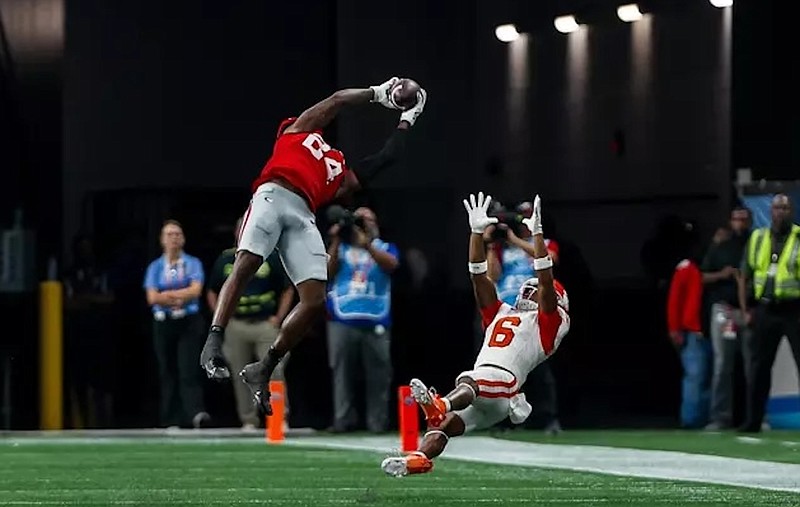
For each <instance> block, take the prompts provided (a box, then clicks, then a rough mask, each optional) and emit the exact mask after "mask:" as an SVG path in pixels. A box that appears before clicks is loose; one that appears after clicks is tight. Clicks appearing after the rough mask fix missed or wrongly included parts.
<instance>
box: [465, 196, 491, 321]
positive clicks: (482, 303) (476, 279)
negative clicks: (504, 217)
mask: <svg viewBox="0 0 800 507" xmlns="http://www.w3.org/2000/svg"><path fill="white" fill-rule="evenodd" d="M491 202H492V196H490V195H487V196H486V197H484V195H483V192H478V197H477V198H476V197H475V194H470V195H469V200H467V199H464V209H466V210H467V217H468V218H469V228H470V230H471V232H470V235H469V263H468V264H467V266H468V268H469V272H470V278H471V279H472V289H473V291H474V292H475V301H476V302H477V303H478V308H481V309H483V308H489V307H491V306H493V305H496V304H497V302H498V299H497V289H495V286H494V282H492V280H491V279H489V276H488V274H487V273H488V270H489V266H488V263H487V261H486V246H485V244H484V242H483V233H484V231H486V228H487V227H488V226H489V225H491V224H494V223H497V218H495V217H489V216H487V214H486V211H487V210H488V209H489V204H490V203H491Z"/></svg>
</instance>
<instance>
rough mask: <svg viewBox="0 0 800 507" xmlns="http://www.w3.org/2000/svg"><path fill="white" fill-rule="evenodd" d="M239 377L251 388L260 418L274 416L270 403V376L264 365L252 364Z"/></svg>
mask: <svg viewBox="0 0 800 507" xmlns="http://www.w3.org/2000/svg"><path fill="white" fill-rule="evenodd" d="M239 377H241V379H242V382H244V383H245V385H246V386H247V387H249V388H250V392H251V393H252V395H253V404H254V405H255V407H256V411H257V412H258V416H259V417H266V416H269V415H272V405H271V404H270V402H269V397H270V393H269V376H268V375H267V372H266V369H265V368H264V365H262V364H261V363H250V364H248V365H247V366H245V367H244V368H243V369H242V371H240V372H239Z"/></svg>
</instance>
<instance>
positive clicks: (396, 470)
mask: <svg viewBox="0 0 800 507" xmlns="http://www.w3.org/2000/svg"><path fill="white" fill-rule="evenodd" d="M381 470H383V473H385V474H386V475H390V476H392V477H405V476H406V475H414V474H426V473H428V472H430V471H431V470H433V461H431V460H429V459H428V457H427V456H425V455H424V454H422V453H421V452H419V451H417V452H412V453H411V454H409V455H407V456H393V457H391V458H386V459H385V460H383V463H381Z"/></svg>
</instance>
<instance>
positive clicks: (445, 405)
mask: <svg viewBox="0 0 800 507" xmlns="http://www.w3.org/2000/svg"><path fill="white" fill-rule="evenodd" d="M491 200H492V198H491V196H486V197H484V195H483V192H479V193H478V196H477V198H476V197H475V195H474V194H470V196H469V201H467V200H466V199H465V200H464V207H465V208H466V210H467V215H468V217H469V226H470V230H471V234H470V239H469V264H468V267H469V272H470V275H471V278H472V287H473V289H474V292H475V300H476V302H477V304H478V307H479V308H480V311H481V316H482V320H483V327H484V329H485V335H484V340H483V346H482V347H481V350H480V352H479V353H478V357H477V359H476V360H475V364H474V366H473V369H472V370H469V371H465V372H463V373H461V374H460V375H459V376H458V378H457V379H456V388H455V389H453V390H452V391H450V393H448V394H447V395H446V396H440V395H438V394H436V392H435V391H434V390H433V389H428V388H427V387H425V384H423V383H422V382H421V381H420V380H419V379H412V380H411V383H410V384H411V392H412V395H413V396H414V399H415V400H416V401H417V403H418V404H419V406H420V407H421V408H422V410H423V412H424V413H425V418H426V420H427V423H428V431H427V433H425V436H424V437H423V439H422V443H421V445H420V446H419V449H418V450H417V451H414V452H412V453H410V454H408V455H406V456H397V457H389V458H386V459H385V460H383V463H382V464H381V468H382V469H383V471H384V472H385V473H386V474H388V475H392V476H404V475H408V474H420V473H426V472H429V471H431V469H432V468H433V461H432V460H433V458H435V457H437V456H439V455H440V454H441V453H442V451H444V448H445V446H446V445H447V441H448V440H449V439H450V438H451V437H454V436H458V435H463V434H464V433H465V432H467V431H471V430H475V429H483V428H488V427H490V426H493V425H494V424H497V423H498V422H500V421H502V420H503V419H505V418H506V417H509V418H510V419H511V421H512V422H513V423H514V424H520V423H522V422H523V421H524V420H525V419H527V417H528V416H529V415H530V413H531V406H530V404H529V403H528V402H527V400H526V399H525V395H524V394H523V393H521V392H520V388H521V387H522V384H524V383H525V379H526V378H527V376H528V374H529V373H530V372H531V371H532V370H533V369H534V368H536V366H537V365H539V364H541V363H542V362H543V361H545V360H546V359H547V358H548V357H550V356H551V355H552V354H553V353H554V352H555V351H556V349H557V348H558V346H559V344H560V343H561V340H562V339H563V338H564V336H565V335H566V334H567V332H568V331H569V314H568V311H569V300H568V299H567V293H566V291H565V290H564V287H562V286H561V284H560V283H559V282H558V281H556V280H554V279H553V271H552V266H553V261H552V259H550V257H549V255H548V253H547V247H546V246H545V242H544V237H543V235H542V217H541V199H539V196H538V195H537V196H536V199H535V200H534V204H533V213H532V215H531V217H530V218H528V219H525V220H523V223H524V224H525V226H526V227H527V228H528V229H529V230H530V231H531V233H532V235H533V238H534V242H533V248H534V254H535V255H534V269H535V270H536V277H535V278H529V279H528V280H526V281H525V282H524V283H523V284H522V285H521V286H520V288H519V294H518V295H517V299H516V302H515V304H514V305H513V306H511V305H509V304H506V303H503V302H501V301H500V300H499V299H498V297H497V291H496V289H495V285H494V283H493V282H492V281H491V279H489V277H488V276H487V269H488V268H487V262H486V251H485V246H484V242H483V233H484V231H485V229H486V227H488V226H489V225H491V224H493V223H496V222H497V219H496V218H492V217H489V216H488V215H487V214H486V212H487V210H488V209H489V203H490V202H491Z"/></svg>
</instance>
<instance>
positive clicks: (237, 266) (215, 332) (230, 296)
mask: <svg viewBox="0 0 800 507" xmlns="http://www.w3.org/2000/svg"><path fill="white" fill-rule="evenodd" d="M263 262H264V258H263V257H261V256H260V255H256V254H254V253H252V252H248V251H246V250H240V251H239V252H238V253H237V254H236V260H234V262H233V269H232V271H231V274H230V276H228V278H227V279H226V280H225V283H223V284H222V289H220V291H219V299H218V300H217V308H216V309H215V311H214V317H213V320H212V322H211V329H210V330H209V333H208V338H206V343H205V345H204V346H203V351H202V352H201V353H200V366H201V367H203V369H204V370H205V371H206V374H207V375H208V377H209V378H214V379H224V378H228V377H230V372H229V371H228V367H227V365H226V363H225V360H224V356H223V354H222V342H223V341H224V338H225V326H226V325H227V324H228V321H229V320H230V318H231V316H232V315H233V312H234V310H235V309H236V304H237V302H238V301H239V298H240V297H241V296H242V293H243V292H244V289H245V287H246V286H247V283H248V282H249V281H250V279H251V278H252V277H253V275H254V274H255V272H256V271H257V270H258V268H259V267H260V266H261V264H262V263H263Z"/></svg>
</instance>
